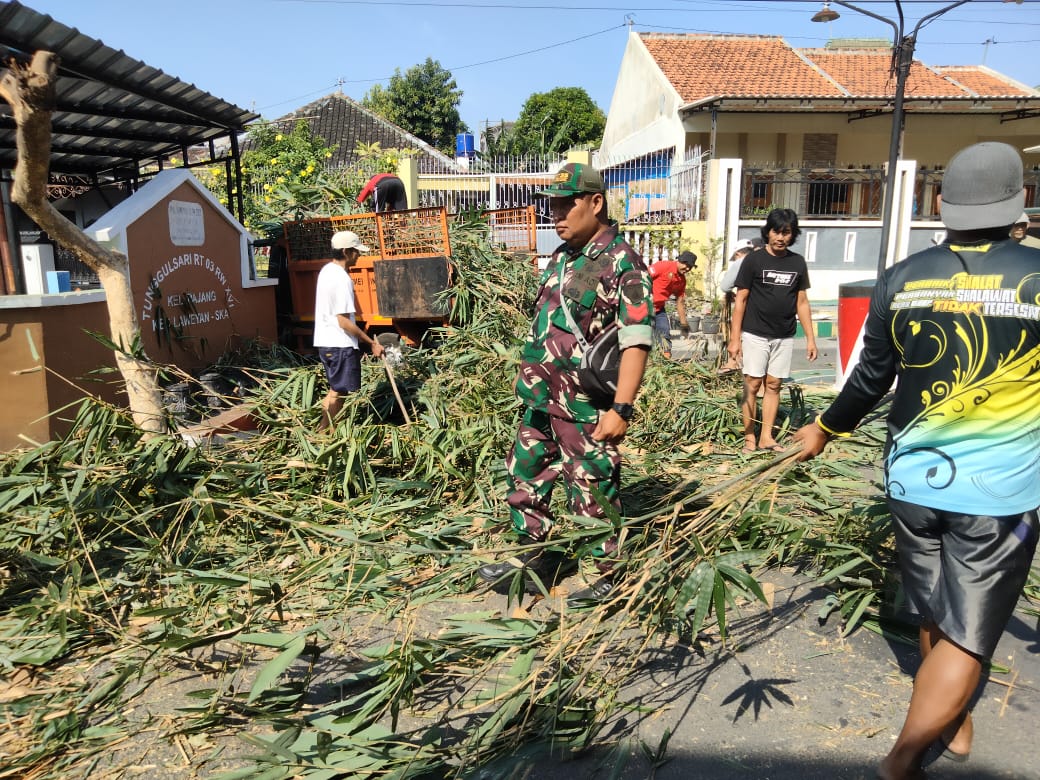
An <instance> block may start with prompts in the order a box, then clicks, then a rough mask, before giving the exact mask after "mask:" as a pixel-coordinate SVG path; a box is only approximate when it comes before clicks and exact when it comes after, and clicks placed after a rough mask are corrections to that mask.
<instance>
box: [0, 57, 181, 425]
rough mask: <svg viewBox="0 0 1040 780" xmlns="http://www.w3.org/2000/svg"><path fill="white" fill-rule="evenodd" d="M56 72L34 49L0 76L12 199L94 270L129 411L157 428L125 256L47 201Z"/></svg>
mask: <svg viewBox="0 0 1040 780" xmlns="http://www.w3.org/2000/svg"><path fill="white" fill-rule="evenodd" d="M57 71H58V58H57V56H56V55H55V54H53V53H52V52H48V51H38V52H36V53H35V54H34V55H33V59H32V64H31V65H29V66H24V65H18V64H15V63H12V64H11V66H10V69H9V70H8V71H6V72H5V73H4V75H3V78H0V97H2V98H3V99H4V100H6V101H7V102H8V103H9V104H10V105H11V109H12V111H13V113H14V118H15V122H16V124H17V127H18V130H17V141H18V163H17V166H16V167H15V171H14V184H13V186H12V188H11V198H12V200H13V201H14V202H15V203H17V204H18V205H19V206H20V207H21V208H22V210H23V211H25V213H26V214H28V215H29V217H30V218H32V220H33V221H34V222H35V223H36V224H37V225H39V226H40V227H41V228H43V229H44V230H46V231H47V233H48V234H50V236H51V237H52V238H54V239H55V240H56V241H57V242H58V243H59V244H61V245H62V246H63V247H65V248H66V249H70V250H71V251H73V252H74V253H75V254H76V257H78V258H79V259H80V260H81V261H82V262H83V263H85V264H86V265H87V266H89V267H90V268H92V269H93V270H94V271H96V272H97V275H98V277H99V279H100V280H101V286H102V288H103V289H104V291H105V296H106V298H107V303H108V322H109V330H110V334H111V338H112V342H113V343H115V344H117V345H118V346H119V347H120V349H119V350H118V351H117V352H116V365H117V366H118V368H119V372H120V374H122V376H123V380H124V381H125V382H126V394H127V397H128V399H129V403H130V412H131V414H132V415H133V418H134V422H135V423H136V424H137V425H138V427H140V428H141V429H142V430H144V431H146V432H151V433H161V432H163V431H164V430H165V415H164V414H163V407H162V395H161V393H160V391H159V383H158V381H157V378H156V367H155V366H154V364H152V363H151V362H150V361H149V360H148V359H147V357H145V356H144V353H143V351H142V347H141V338H140V334H141V331H140V328H139V327H138V324H137V315H136V312H135V309H134V301H133V294H132V292H131V290H130V270H129V263H128V261H127V258H126V255H124V254H122V253H121V252H114V251H111V250H109V249H106V248H105V247H103V246H101V244H99V243H97V242H96V241H94V240H93V239H91V238H90V237H89V236H87V235H86V234H85V233H84V232H83V231H82V230H80V229H79V228H78V227H76V226H75V225H74V224H73V223H71V222H70V221H69V220H67V219H65V217H63V216H62V215H61V214H59V213H58V211H57V210H56V209H55V208H54V207H53V206H52V205H51V204H50V201H48V200H47V175H48V170H49V163H50V153H51V112H52V110H53V108H54V82H55V80H56V78H57Z"/></svg>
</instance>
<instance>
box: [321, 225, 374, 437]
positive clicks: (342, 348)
mask: <svg viewBox="0 0 1040 780" xmlns="http://www.w3.org/2000/svg"><path fill="white" fill-rule="evenodd" d="M368 251H370V250H369V248H368V247H367V246H365V245H364V244H362V243H361V239H360V238H358V235H357V233H352V232H350V231H349V230H342V231H340V232H339V233H335V234H334V235H333V236H332V261H331V262H329V263H327V264H326V265H325V266H324V267H323V268H322V269H321V271H320V272H319V273H318V283H317V289H316V291H315V294H314V346H315V348H317V350H318V357H320V358H321V363H322V365H323V366H325V375H326V376H327V377H328V380H329V392H328V393H327V394H326V395H325V398H324V399H322V402H321V408H322V416H321V422H320V423H319V424H318V430H325V429H326V428H328V427H329V426H331V425H332V423H333V421H334V420H335V419H336V415H337V414H339V411H340V409H342V408H343V396H345V395H348V394H350V393H356V392H357V391H358V390H360V389H361V343H364V344H367V345H368V346H369V347H370V348H371V350H372V354H373V355H374V356H375V357H380V356H381V355H382V354H383V345H382V344H380V343H379V342H378V341H376V340H375V339H373V338H372V337H370V336H369V335H368V334H367V333H365V331H363V330H362V329H361V328H360V327H359V326H358V324H357V323H356V322H355V321H354V315H355V313H356V312H357V304H356V302H355V299H354V282H353V280H352V279H351V278H350V273H349V272H348V271H349V269H350V268H351V267H352V266H353V265H354V264H355V263H357V261H358V258H359V257H361V253H362V252H368Z"/></svg>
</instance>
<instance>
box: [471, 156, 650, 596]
mask: <svg viewBox="0 0 1040 780" xmlns="http://www.w3.org/2000/svg"><path fill="white" fill-rule="evenodd" d="M539 194H540V195H548V196H549V198H550V201H549V209H550V213H551V214H552V217H553V221H554V222H555V225H556V232H557V234H558V235H559V236H560V238H562V239H563V240H564V243H563V244H562V245H561V246H560V247H559V248H558V249H557V250H556V251H555V252H554V253H553V256H552V259H551V261H550V262H549V265H548V267H547V268H546V269H545V273H544V275H543V276H542V282H541V289H540V290H539V293H538V298H537V301H536V303H535V316H534V320H533V322H532V323H531V331H530V334H529V335H528V338H527V342H526V343H525V344H524V348H523V352H522V355H521V363H520V374H519V377H518V380H517V383H516V391H517V396H518V397H519V398H520V400H521V401H523V404H524V412H523V419H522V420H521V423H520V428H519V430H518V432H517V436H516V441H515V443H514V444H513V448H512V450H511V451H510V453H509V456H508V457H507V459H506V468H507V471H508V474H509V485H510V489H511V492H510V495H509V506H510V514H511V517H512V520H513V525H514V527H515V528H516V531H517V533H518V534H519V535H520V538H521V540H522V541H528V542H531V541H533V542H540V541H543V540H544V539H546V538H547V537H548V535H549V532H550V530H551V528H552V516H551V514H550V511H549V499H550V496H551V494H552V490H553V486H554V485H555V483H556V480H557V479H558V478H560V477H562V478H563V482H564V486H565V488H566V490H567V498H568V504H569V506H570V510H571V512H573V513H574V514H577V515H583V516H586V517H594V518H602V517H604V516H605V512H604V510H603V507H602V506H600V503H599V502H598V501H597V500H596V497H595V494H596V493H598V494H599V495H600V496H601V497H602V499H605V500H606V501H607V502H609V503H610V505H612V506H613V507H615V508H616V509H618V510H620V490H619V488H620V472H621V455H620V452H619V450H618V444H619V443H620V442H621V440H622V439H623V438H624V436H625V432H626V431H627V430H628V424H629V420H630V419H631V418H632V413H633V407H632V404H633V403H634V401H635V398H636V394H637V393H638V392H639V386H640V384H641V382H642V380H643V370H644V368H645V367H646V359H647V353H648V352H649V349H650V344H651V340H652V334H653V303H652V300H651V286H650V274H649V273H648V271H647V269H646V266H645V265H644V264H643V260H642V258H641V257H640V256H639V254H638V253H637V252H636V251H635V250H634V249H632V247H631V246H629V245H628V244H627V243H626V242H625V241H624V240H622V239H621V238H620V237H619V236H618V231H617V226H616V224H613V223H611V222H610V221H609V220H608V218H607V203H606V188H605V186H604V184H603V178H602V176H600V174H599V172H598V171H596V170H595V169H593V168H591V167H589V166H587V165H583V164H581V163H568V164H567V165H565V166H564V167H563V168H562V169H561V170H560V172H559V173H557V174H556V177H555V178H554V180H553V183H552V185H550V187H549V188H548V189H546V190H544V191H542V192H540V193H539ZM561 305H566V306H569V307H570V312H571V315H572V318H573V320H574V322H575V324H576V325H577V326H578V327H579V328H581V329H582V331H583V332H584V334H585V338H586V340H587V341H588V342H589V343H590V344H591V343H593V342H594V341H595V340H596V337H597V336H598V335H599V334H600V333H601V332H602V331H603V330H604V329H605V328H606V327H608V326H609V325H611V324H612V323H614V322H617V323H618V325H619V326H620V330H619V334H618V343H619V346H620V348H621V365H620V371H619V375H618V383H617V390H616V391H615V394H614V398H613V403H612V404H610V405H608V406H607V408H605V409H600V408H597V407H596V406H595V405H594V403H593V401H592V399H591V398H590V397H589V396H588V395H587V394H585V393H584V392H583V391H582V389H581V387H580V385H579V383H578V367H579V364H580V362H581V355H582V350H581V347H580V346H579V345H578V342H577V339H576V338H575V336H574V334H573V333H572V332H571V328H570V326H569V324H568V321H567V318H566V316H565V315H564V314H563V311H562V310H561V308H560V307H561ZM616 548H617V542H616V539H611V540H610V541H609V542H607V543H606V544H605V545H604V546H603V549H601V550H599V551H597V552H598V554H599V556H600V557H603V558H605V557H608V556H610V555H611V554H612V553H614V552H615V550H616ZM568 564H569V565H570V566H572V567H573V566H575V565H576V563H575V562H574V561H569V562H561V561H560V559H559V556H552V555H549V554H547V553H544V552H542V551H541V548H539V549H538V550H534V551H531V552H528V553H525V554H522V555H518V556H516V557H515V558H511V559H509V560H506V561H502V562H500V563H494V564H489V565H486V566H483V567H481V568H480V570H479V572H478V574H479V576H480V577H481V578H482V579H484V580H485V581H487V582H490V583H492V584H493V585H495V586H498V587H503V586H505V587H508V585H509V583H510V582H511V580H512V576H511V575H513V574H515V573H516V572H517V570H519V569H524V570H525V574H529V573H533V574H534V575H536V576H537V579H538V580H539V581H541V582H542V583H543V584H546V586H547V587H548V585H549V584H551V582H550V580H551V578H552V577H554V576H558V575H559V574H561V573H562V572H561V571H560V570H561V568H566V567H567V566H568ZM600 569H601V571H604V572H605V576H604V577H603V578H602V579H600V580H599V581H597V582H596V583H595V584H594V585H593V586H592V587H591V588H590V589H588V592H587V593H585V594H575V596H574V597H575V598H578V597H580V596H584V597H586V598H603V597H605V596H606V595H608V594H609V592H610V588H611V579H610V576H609V570H610V564H609V562H607V561H605V560H604V561H601V562H600ZM525 587H526V589H527V590H528V591H530V592H537V591H538V590H539V588H538V584H537V583H536V582H532V580H531V579H530V578H527V579H526V582H525Z"/></svg>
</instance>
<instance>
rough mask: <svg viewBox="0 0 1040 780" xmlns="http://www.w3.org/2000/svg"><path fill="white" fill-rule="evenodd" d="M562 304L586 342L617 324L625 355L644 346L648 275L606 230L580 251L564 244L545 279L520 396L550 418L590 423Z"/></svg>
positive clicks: (649, 329) (649, 305)
mask: <svg viewBox="0 0 1040 780" xmlns="http://www.w3.org/2000/svg"><path fill="white" fill-rule="evenodd" d="M561 269H562V270H563V294H562V297H561V286H560V276H561ZM561 300H562V301H565V302H566V303H567V304H568V305H569V306H570V307H571V309H570V311H571V316H572V317H573V318H574V321H575V323H576V324H577V325H578V327H580V328H581V329H582V330H583V331H584V333H585V338H586V339H587V340H588V341H589V342H590V343H591V342H593V341H595V340H596V337H597V336H598V335H599V334H600V332H602V331H603V329H604V328H606V327H607V326H609V325H610V324H611V323H613V322H615V321H616V322H617V323H618V325H619V326H620V330H619V332H618V342H619V344H620V347H621V349H622V350H624V349H627V348H628V347H635V346H645V347H649V346H650V344H651V341H652V334H653V312H654V307H653V302H652V298H651V287H650V273H649V272H648V271H647V269H646V266H645V265H644V264H643V259H642V258H641V257H640V256H639V254H638V253H637V252H636V251H635V250H634V249H633V248H632V247H631V246H629V245H628V244H627V243H625V241H624V240H622V239H621V238H620V237H619V236H618V232H617V227H616V226H615V225H611V226H610V227H609V228H607V229H606V230H604V231H603V232H602V233H600V235H599V236H597V237H596V238H594V239H593V240H592V241H590V242H589V243H588V245H586V246H585V247H584V248H583V249H581V250H576V249H570V248H569V247H568V246H567V245H566V244H563V245H561V246H560V247H559V248H558V249H557V250H556V251H555V252H553V256H552V259H551V260H550V261H549V265H548V266H547V267H546V269H545V273H544V274H543V275H542V281H541V289H540V290H539V291H538V298H537V300H536V301H535V315H534V319H533V320H532V322H531V331H530V333H529V334H528V337H527V342H526V343H525V344H524V348H523V352H522V353H521V356H520V377H519V381H518V382H517V396H518V397H519V398H520V400H521V401H523V402H524V403H525V404H526V405H527V406H531V407H534V408H537V409H541V410H542V411H545V412H547V413H548V414H551V415H553V416H555V417H562V418H564V419H569V420H574V421H576V422H595V421H596V419H597V418H598V416H599V412H598V411H597V410H596V408H595V407H594V406H593V405H592V403H591V402H590V401H589V398H588V396H587V395H585V394H584V393H583V392H581V388H580V387H579V385H578V366H579V365H580V363H581V348H580V347H579V346H578V341H577V339H575V337H574V334H573V333H571V330H570V328H569V327H568V325H567V319H566V317H565V316H564V314H563V311H562V310H561V309H560V304H561Z"/></svg>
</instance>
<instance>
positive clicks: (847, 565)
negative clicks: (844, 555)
mask: <svg viewBox="0 0 1040 780" xmlns="http://www.w3.org/2000/svg"><path fill="white" fill-rule="evenodd" d="M864 563H866V561H865V560H864V559H863V558H862V557H860V556H857V557H855V558H852V559H850V560H847V561H845V562H844V563H842V564H839V565H838V566H835V567H834V568H833V569H828V570H827V571H826V572H824V573H823V574H822V575H821V576H820V577H818V578H817V580H816V581H817V582H818V583H819V584H821V585H822V584H824V583H826V582H830V581H831V580H833V579H836V578H838V577H841V576H842V575H843V574H845V573H846V572H849V571H852V570H853V569H855V568H856V567H857V566H860V565H861V564H864Z"/></svg>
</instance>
